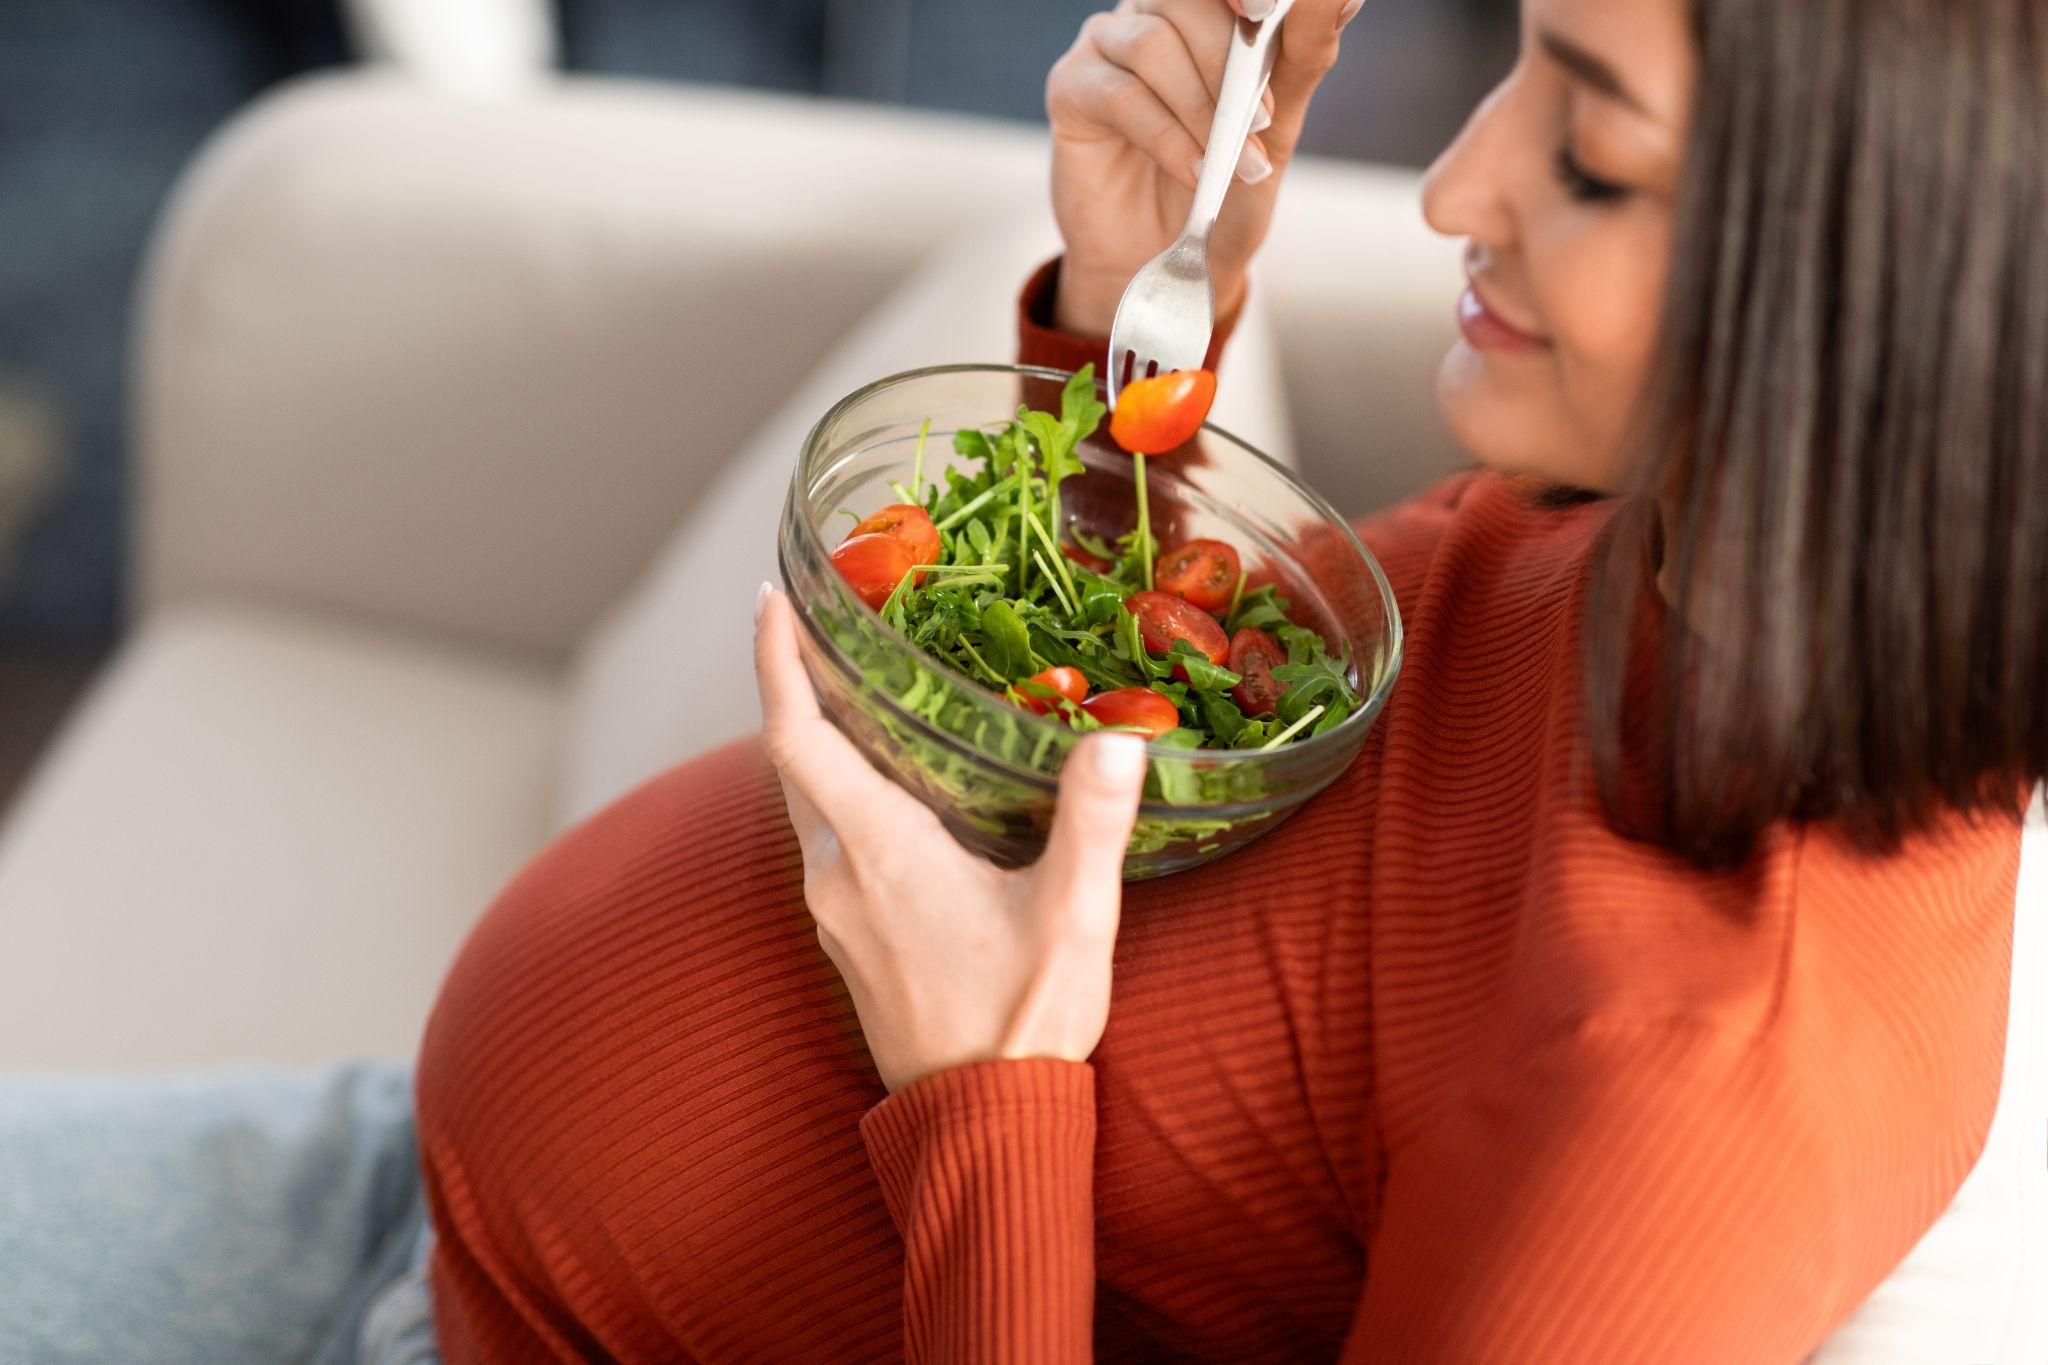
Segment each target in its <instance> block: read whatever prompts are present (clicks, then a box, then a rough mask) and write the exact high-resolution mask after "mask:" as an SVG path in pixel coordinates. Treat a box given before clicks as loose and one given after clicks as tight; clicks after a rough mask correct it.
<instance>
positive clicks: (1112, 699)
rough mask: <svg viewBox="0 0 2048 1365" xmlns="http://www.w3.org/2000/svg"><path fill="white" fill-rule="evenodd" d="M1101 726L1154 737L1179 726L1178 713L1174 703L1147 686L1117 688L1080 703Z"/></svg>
mask: <svg viewBox="0 0 2048 1365" xmlns="http://www.w3.org/2000/svg"><path fill="white" fill-rule="evenodd" d="M1081 709H1082V710H1083V711H1086V712H1087V713H1088V714H1089V715H1091V716H1093V717H1095V719H1097V720H1099V721H1101V722H1102V723H1103V724H1104V725H1108V726H1111V727H1115V728H1120V729H1121V728H1128V729H1133V730H1142V731H1144V732H1145V733H1146V734H1147V735H1148V736H1150V737H1151V738H1153V739H1157V738H1159V736H1161V735H1163V734H1165V733H1166V732H1167V731H1169V730H1178V729H1179V728H1180V712H1179V711H1178V710H1176V709H1175V707H1174V704H1173V703H1172V702H1170V701H1168V700H1167V699H1166V698H1164V697H1162V696H1160V695H1159V694H1158V693H1157V692H1154V691H1153V690H1152V689H1151V688H1149V687H1120V688H1118V689H1117V690H1116V691H1114V692H1104V693H1101V694H1100V695H1098V696H1093V697H1090V698H1089V699H1088V700H1086V701H1084V702H1082V703H1081Z"/></svg>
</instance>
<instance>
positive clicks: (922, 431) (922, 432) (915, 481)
mask: <svg viewBox="0 0 2048 1365" xmlns="http://www.w3.org/2000/svg"><path fill="white" fill-rule="evenodd" d="M931 435H932V419H931V418H929V417H927V418H925V419H924V425H923V426H921V427H919V428H918V429H917V453H916V454H915V455H913V456H912V457H911V460H910V486H911V487H912V488H914V489H916V490H917V493H918V496H917V497H914V498H905V499H904V501H905V502H914V503H916V504H918V505H919V506H920V507H921V506H923V505H924V443H925V442H926V441H928V440H930V439H931Z"/></svg>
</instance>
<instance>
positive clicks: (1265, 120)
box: [1252, 104, 1273, 133]
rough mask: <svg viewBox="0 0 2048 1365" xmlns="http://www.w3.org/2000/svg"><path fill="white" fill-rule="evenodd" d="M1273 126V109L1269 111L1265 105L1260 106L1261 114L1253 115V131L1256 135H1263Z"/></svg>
mask: <svg viewBox="0 0 2048 1365" xmlns="http://www.w3.org/2000/svg"><path fill="white" fill-rule="evenodd" d="M1272 126H1273V111H1272V110H1271V109H1268V108H1267V107H1266V106H1265V105H1263V104H1262V105H1260V106H1259V112H1258V113H1256V114H1253V115H1252V131H1253V132H1255V133H1263V132H1265V131H1266V130H1267V129H1268V128H1271V127H1272Z"/></svg>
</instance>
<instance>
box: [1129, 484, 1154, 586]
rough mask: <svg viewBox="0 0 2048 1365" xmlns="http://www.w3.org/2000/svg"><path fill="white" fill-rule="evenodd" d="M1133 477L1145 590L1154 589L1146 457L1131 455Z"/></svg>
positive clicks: (1139, 555)
mask: <svg viewBox="0 0 2048 1365" xmlns="http://www.w3.org/2000/svg"><path fill="white" fill-rule="evenodd" d="M1131 467H1132V471H1133V477H1134V478H1135V479H1136V480H1137V486H1138V557H1139V558H1140V559H1142V560H1143V561H1144V562H1145V590H1146V591H1147V592H1150V591H1151V590H1152V509H1151V507H1150V506H1149V505H1148V504H1147V502H1146V499H1145V457H1144V456H1143V455H1139V454H1133V455H1132V456H1131Z"/></svg>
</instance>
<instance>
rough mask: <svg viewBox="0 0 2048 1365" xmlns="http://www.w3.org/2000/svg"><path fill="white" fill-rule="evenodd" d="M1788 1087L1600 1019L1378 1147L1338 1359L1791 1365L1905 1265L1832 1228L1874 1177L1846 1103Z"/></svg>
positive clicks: (1756, 1069)
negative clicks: (1858, 1153) (1382, 1173)
mask: <svg viewBox="0 0 2048 1365" xmlns="http://www.w3.org/2000/svg"><path fill="white" fill-rule="evenodd" d="M1787 1072H1788V1067H1787V1065H1786V1064H1785V1061H1784V1059H1783V1058H1782V1057H1780V1056H1779V1055H1777V1054H1776V1053H1775V1052H1774V1051H1773V1050H1772V1049H1771V1048H1770V1047H1769V1046H1768V1045H1759V1040H1757V1039H1753V1038H1745V1037H1742V1036H1739V1035H1736V1034H1729V1033H1722V1032H1719V1031H1716V1030H1713V1029H1708V1028H1702V1027H1700V1026H1699V1025H1698V1024H1697V1023H1696V1022H1687V1021H1680V1020H1652V1021H1644V1022H1633V1023H1621V1022H1615V1021H1604V1022H1603V1021H1595V1022H1593V1023H1590V1024H1587V1025H1585V1026H1583V1027H1582V1028H1581V1029H1580V1030H1579V1031H1578V1032H1575V1033H1572V1034H1570V1035H1568V1036H1565V1037H1562V1038H1559V1039H1556V1040H1553V1041H1552V1042H1550V1043H1547V1044H1544V1045H1540V1046H1536V1047H1534V1048H1532V1050H1531V1052H1530V1053H1529V1054H1528V1055H1527V1056H1526V1057H1525V1058H1522V1059H1519V1060H1518V1061H1517V1062H1516V1063H1515V1064H1514V1066H1513V1068H1512V1070H1511V1072H1509V1073H1508V1074H1505V1075H1502V1074H1499V1073H1496V1075H1495V1078H1494V1079H1495V1084H1493V1085H1489V1086H1486V1087H1476V1086H1475V1087H1474V1088H1473V1089H1472V1090H1470V1091H1469V1092H1468V1093H1467V1097H1466V1100H1465V1101H1464V1102H1463V1103H1462V1104H1460V1105H1459V1106H1457V1107H1456V1108H1454V1109H1451V1110H1450V1111H1448V1112H1446V1113H1445V1114H1443V1115H1442V1116H1440V1118H1439V1119H1438V1120H1437V1121H1436V1122H1435V1123H1434V1124H1433V1125H1432V1126H1431V1127H1430V1128H1428V1129H1427V1130H1425V1131H1423V1132H1421V1133H1418V1134H1417V1135H1415V1137H1414V1138H1413V1140H1412V1141H1411V1142H1409V1143H1406V1144H1403V1145H1402V1146H1399V1147H1395V1146H1394V1144H1393V1142H1392V1140H1391V1139H1390V1144H1389V1145H1390V1148H1391V1149H1392V1150H1390V1151H1389V1154H1388V1161H1389V1169H1388V1183H1387V1188H1386V1194H1385V1202H1384V1204H1383V1205H1382V1209H1381V1214H1380V1220H1379V1224H1378V1227H1377V1229H1376V1235H1375V1236H1374V1237H1373V1238H1372V1240H1371V1243H1370V1247H1369V1251H1368V1266H1369V1271H1368V1274H1367V1280H1366V1290H1365V1294H1364V1297H1363V1300H1362V1302H1361V1304H1360V1307H1359V1310H1358V1313H1357V1316H1356V1319H1355V1322H1354V1329H1353V1334H1352V1337H1351V1339H1350V1341H1349V1343H1348V1347H1347V1350H1346V1353H1345V1359H1347V1360H1355V1361H1360V1362H1363V1361H1371V1360H1399V1361H1404V1362H1409V1363H1410V1365H1451V1363H1452V1362H1459V1363H1461V1365H1463V1363H1465V1362H1482V1361H1501V1360H1528V1361H1567V1360H1568V1361H1572V1362H1574V1365H1625V1363H1626V1362H1640V1361H1651V1360H1654V1361H1658V1362H1662V1363H1663V1365H1724V1362H1728V1361H1737V1360H1739V1361H1746V1362H1753V1365H1793V1363H1794V1362H1797V1361H1800V1360H1803V1359H1805V1358H1806V1356H1807V1354H1808V1353H1809V1352H1811V1351H1812V1350H1813V1349H1814V1348H1815V1347H1816V1346H1817V1345H1818V1344H1819V1343H1820V1342H1821V1341H1822V1340H1823V1339H1824V1338H1825V1337H1826V1335H1827V1333H1828V1332H1829V1331H1831V1330H1832V1329H1833V1327H1834V1326H1835V1325H1837V1324H1838V1323H1839V1322H1840V1321H1841V1320H1842V1319H1843V1318H1844V1317H1846V1316H1847V1314H1848V1313H1849V1312H1850V1311H1851V1310H1853V1308H1854V1307H1855V1305H1856V1304H1857V1303H1858V1302H1860V1300H1861V1298H1862V1297H1863V1295H1864V1294H1866V1293H1868V1292H1869V1290H1870V1288H1872V1287H1873V1286H1874V1285H1875V1284H1876V1283H1877V1282H1878V1281H1880V1280H1881V1279H1882V1278H1883V1276H1884V1275H1885V1274H1886V1273H1887V1272H1888V1270H1889V1268H1890V1266H1891V1265H1892V1264H1893V1263H1894V1262H1895V1261H1896V1260H1897V1258H1898V1256H1899V1255H1902V1254H1903V1251H1904V1247H1903V1246H1898V1247H1895V1246H1891V1245H1888V1244H1885V1243H1883V1242H1882V1240H1881V1239H1877V1238H1871V1237H1866V1236H1863V1235H1860V1234H1859V1231H1858V1229H1857V1228H1856V1227H1855V1226H1854V1219H1853V1218H1852V1217H1851V1216H1849V1213H1848V1211H1849V1209H1850V1208H1851V1207H1852V1205H1853V1203H1854V1201H1856V1200H1857V1199H1858V1198H1859V1197H1863V1198H1868V1185H1867V1180H1866V1178H1868V1179H1877V1180H1881V1179H1882V1172H1881V1171H1880V1170H1878V1169H1874V1168H1871V1167H1870V1163H1865V1162H1859V1161H1857V1160H1855V1159H1853V1157H1852V1156H1851V1154H1850V1153H1849V1152H1848V1151H1847V1150H1846V1148H1848V1147H1851V1146H1853V1145H1854V1144H1853V1143H1849V1142H1845V1141H1844V1140H1843V1137H1844V1132H1845V1129H1844V1127H1843V1124H1842V1122H1841V1115H1840V1114H1839V1113H1834V1112H1831V1108H1847V1107H1849V1106H1848V1105H1847V1104H1844V1103H1842V1101H1843V1100H1844V1099H1846V1097H1840V1096H1837V1097H1835V1098H1834V1099H1832V1100H1831V1099H1829V1098H1828V1097H1827V1096H1826V1095H1825V1094H1824V1093H1822V1092H1823V1090H1824V1087H1821V1086H1816V1085H1815V1084H1814V1083H1813V1079H1812V1078H1811V1077H1795V1076H1793V1075H1789V1074H1787ZM1859 1189H1862V1190H1863V1194H1862V1195H1861V1196H1859V1193H1858V1191H1859Z"/></svg>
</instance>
